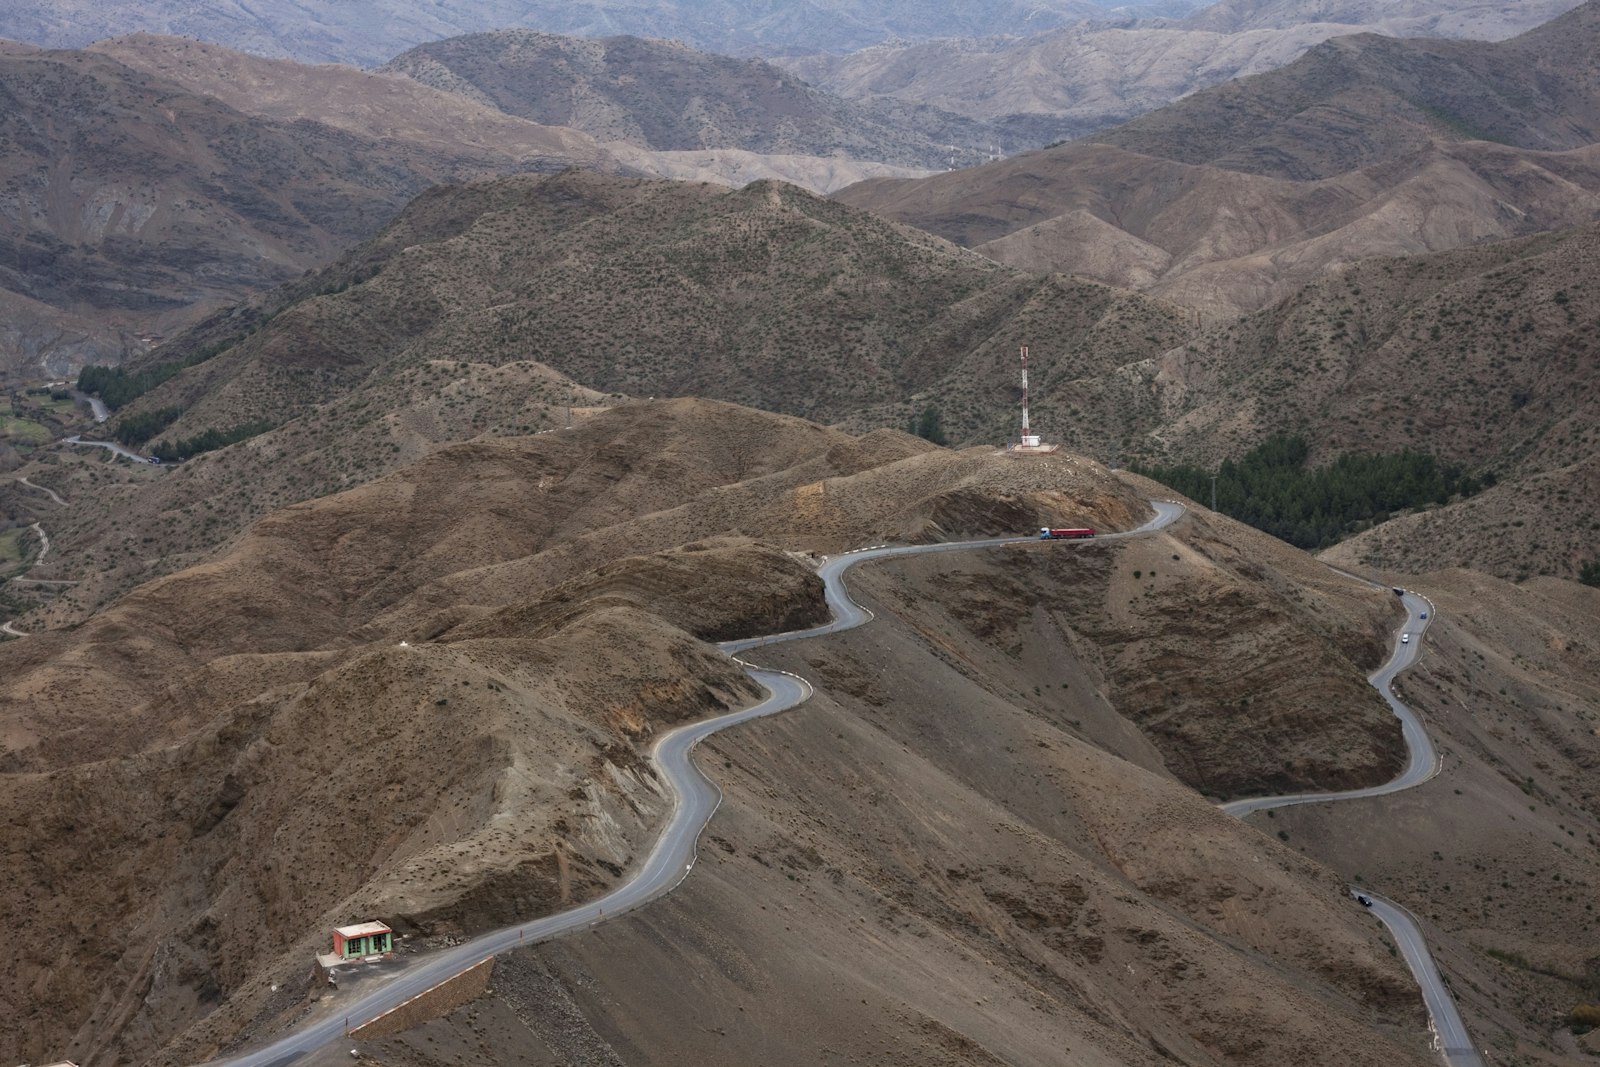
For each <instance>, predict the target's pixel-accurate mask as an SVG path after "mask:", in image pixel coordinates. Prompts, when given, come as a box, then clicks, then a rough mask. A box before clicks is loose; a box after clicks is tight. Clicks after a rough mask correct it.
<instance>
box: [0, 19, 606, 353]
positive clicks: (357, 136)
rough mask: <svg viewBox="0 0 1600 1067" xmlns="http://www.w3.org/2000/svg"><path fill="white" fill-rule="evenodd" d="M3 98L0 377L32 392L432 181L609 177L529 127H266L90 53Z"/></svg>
mask: <svg viewBox="0 0 1600 1067" xmlns="http://www.w3.org/2000/svg"><path fill="white" fill-rule="evenodd" d="M401 87H402V88H405V89H407V90H408V91H413V92H414V90H410V87H409V86H407V85H405V84H404V83H402V86H401ZM445 99H446V100H448V99H449V98H445ZM0 100H3V106H0V149H3V154H4V159H3V162H0V181H3V185H0V203H3V204H4V205H5V209H4V211H0V217H3V218H4V219H5V220H6V221H5V222H4V223H3V225H4V227H5V240H4V243H3V247H4V249H5V251H4V252H3V253H0V257H3V258H0V310H3V312H4V314H3V317H4V319H5V320H6V325H5V327H4V331H3V332H0V342H4V345H5V347H4V349H3V350H0V371H17V370H25V371H26V372H28V373H31V374H33V375H34V376H36V377H37V376H41V375H42V376H43V377H58V376H61V375H64V374H67V373H70V372H72V371H73V370H75V369H76V367H78V366H81V365H82V364H83V363H85V362H91V361H99V362H117V361H120V360H121V359H122V358H124V357H125V356H128V355H133V354H137V353H138V352H141V351H143V350H144V349H145V348H146V347H148V344H147V339H148V338H149V337H150V335H162V334H170V333H172V332H176V331H177V329H178V328H179V327H180V326H182V325H184V324H186V323H188V322H192V321H193V320H194V318H195V317H196V316H197V314H199V313H201V312H203V311H204V310H206V309H208V308H214V307H215V306H217V305H218V304H222V303H228V302H232V301H234V300H237V299H239V298H240V297H241V296H242V295H244V294H246V293H248V292H250V291H252V290H254V289H258V288H261V287H265V286H271V285H274V284H277V283H280V282H283V281H285V280H287V279H290V278H294V277H296V276H298V275H299V274H301V273H302V272H304V271H305V270H306V269H307V268H309V267H312V266H316V265H320V264H322V263H325V262H327V261H328V260H329V259H331V258H332V257H333V256H334V254H336V253H337V252H338V251H340V250H342V249H343V248H345V247H347V246H348V245H349V244H351V243H353V242H355V241H358V240H360V239H362V238H364V237H367V236H369V235H371V234H372V233H373V232H374V231H376V230H377V229H378V228H379V227H380V226H382V225H383V224H384V223H385V222H387V221H388V220H389V219H390V218H391V217H392V216H393V215H394V213H395V212H397V211H398V210H399V209H400V208H401V207H402V206H403V205H404V204H405V203H406V202H407V201H409V200H410V199H411V198H412V197H413V196H415V195H416V194H417V193H419V192H421V191H422V190H423V189H425V188H427V187H429V186H430V185H433V184H435V183H437V182H440V181H449V180H456V179H461V178H470V177H475V176H479V175H482V174H484V173H494V172H500V171H503V170H506V169H513V168H515V169H528V170H541V169H546V170H547V169H559V168H561V167H565V166H569V165H574V164H588V165H601V166H605V165H609V166H612V167H616V166H618V164H616V163H615V162H609V163H608V157H606V156H605V154H604V153H602V152H601V151H600V150H599V149H597V148H596V147H595V146H594V145H593V143H592V142H589V141H588V140H587V139H586V138H583V137H581V136H579V135H575V134H571V133H568V132H558V131H549V130H545V131H539V130H537V128H535V127H533V126H531V125H529V124H522V128H523V129H524V130H525V131H526V133H525V134H524V136H523V137H522V138H521V139H520V140H516V139H514V138H509V137H499V136H497V137H496V138H494V139H495V140H496V141H497V142H498V143H497V144H496V145H495V146H494V147H493V148H488V147H486V146H485V145H484V144H483V143H477V144H474V143H473V142H472V141H471V140H470V139H466V138H457V139H456V140H454V141H451V142H448V143H441V142H440V141H439V140H437V139H435V140H433V141H431V142H430V141H427V140H426V139H422V140H416V141H414V140H411V139H408V138H407V137H405V136H387V135H386V134H393V133H395V132H396V131H395V130H393V129H390V130H387V131H380V132H374V131H372V130H357V129H352V128H338V127H336V126H334V125H329V124H323V123H319V122H314V121H306V120H305V119H304V117H303V116H300V115H294V114H289V113H285V114H283V115H282V116H280V117H277V118H270V119H269V118H264V117H260V116H256V115H251V114H246V113H244V112H241V111H238V110H235V109H234V108H232V107H229V106H228V105H226V104H225V103H223V102H222V101H220V100H218V99H217V98H216V97H215V96H212V95H208V94H204V93H197V92H194V91H191V90H189V89H186V88H184V87H183V86H182V85H180V84H178V83H176V82H174V81H170V80H168V79H166V78H164V77H161V76H159V75H152V74H148V73H145V72H142V71H140V70H136V69H134V68H132V67H130V66H128V65H125V64H123V63H120V62H118V61H117V60H115V59H113V58H111V57H110V56H107V55H101V54H94V53H87V52H40V51H28V50H21V49H15V50H11V51H9V52H7V53H4V54H0ZM417 121H418V122H422V121H423V120H422V119H418V120H417ZM343 125H345V126H347V127H348V126H351V125H353V124H350V123H345V124H343ZM508 147H510V151H509V152H508Z"/></svg>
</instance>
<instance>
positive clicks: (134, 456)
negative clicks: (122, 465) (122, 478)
mask: <svg viewBox="0 0 1600 1067" xmlns="http://www.w3.org/2000/svg"><path fill="white" fill-rule="evenodd" d="M61 440H62V443H64V444H69V445H78V446H80V447H82V448H108V449H110V450H111V451H113V452H115V453H116V454H117V455H119V456H122V457H123V458H125V459H131V460H133V461H134V462H135V463H149V462H150V461H149V460H148V459H146V458H145V457H144V456H141V455H139V453H137V452H135V451H134V450H133V449H131V448H124V447H123V446H122V445H119V444H117V443H116V442H115V441H85V440H84V439H83V437H82V436H81V435H79V434H73V435H72V436H71V437H63V438H62V439H61Z"/></svg>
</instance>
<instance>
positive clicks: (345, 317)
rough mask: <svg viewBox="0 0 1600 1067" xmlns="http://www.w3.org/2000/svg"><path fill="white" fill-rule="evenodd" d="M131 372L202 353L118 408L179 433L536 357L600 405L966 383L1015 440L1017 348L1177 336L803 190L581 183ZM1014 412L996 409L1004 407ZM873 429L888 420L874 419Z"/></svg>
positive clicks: (1118, 358) (912, 394)
mask: <svg viewBox="0 0 1600 1067" xmlns="http://www.w3.org/2000/svg"><path fill="white" fill-rule="evenodd" d="M275 299H276V302H275V303H273V304H271V305H269V306H263V307H261V308H255V309H250V308H243V309H237V310H235V311H233V312H230V313H229V314H227V315H221V316H218V317H217V318H216V319H215V320H214V321H213V322H211V323H208V324H207V325H206V326H205V327H204V328H202V329H199V330H197V331H195V332H194V333H193V334H192V335H190V336H188V337H186V338H184V339H182V340H180V341H178V342H174V344H172V345H169V346H167V347H166V348H164V349H162V350H160V351H158V352H156V353H154V354H152V355H151V356H150V357H148V358H147V360H146V361H144V362H143V363H141V364H138V365H136V366H135V367H134V368H132V369H133V370H138V369H139V367H144V366H154V365H158V364H167V365H175V364H176V363H179V362H192V361H196V360H198V359H199V357H202V356H206V355H208V354H209V353H216V354H214V355H210V356H209V358H205V359H204V360H203V361H199V362H197V363H196V365H194V366H191V367H189V369H187V370H185V371H183V372H182V373H181V374H178V375H177V376H176V377H174V378H172V379H171V380H170V381H168V382H166V383H165V384H163V385H161V386H160V387H159V388H156V389H154V390H152V391H150V392H149V393H147V394H145V396H143V397H142V398H141V399H139V400H138V401H137V403H136V404H134V405H133V406H131V407H130V408H129V409H128V411H129V413H130V414H131V413H137V412H139V411H151V410H158V409H170V408H173V407H176V408H180V409H182V411H183V412H184V414H183V416H182V418H180V419H179V420H178V421H177V422H176V423H174V424H173V425H172V427H171V429H170V430H169V431H168V436H181V435H184V434H192V433H194V432H196V431H198V430H201V429H204V428H226V427H230V426H236V425H240V424H244V423H247V422H250V421H252V420H257V419H271V420H274V421H276V422H285V421H287V420H289V419H291V418H293V417H295V416H296V415H298V414H301V413H303V412H306V411H309V410H310V409H311V408H312V407H313V406H314V405H323V404H326V403H328V402H329V401H330V400H331V399H333V398H335V397H337V396H339V395H342V394H345V393H346V392H348V391H350V390H357V389H364V388H368V387H370V386H372V385H373V384H375V383H377V382H379V381H382V380H385V379H388V378H390V377H392V376H394V375H397V374H401V373H410V372H415V370H416V369H417V368H419V367H420V366H422V365H424V364H426V363H429V362H433V363H439V362H441V361H442V362H445V363H448V362H450V361H458V362H461V363H466V364H474V365H476V364H489V365H497V364H501V363H510V362H514V361H529V360H531V361H535V362H538V363H541V364H544V365H546V366H548V367H551V368H554V370H556V371H558V372H559V373H561V374H563V375H565V376H567V377H568V378H570V379H571V380H573V381H576V382H578V383H580V384H582V385H584V386H586V387H589V388H592V389H596V390H599V391H600V392H602V393H621V394H628V395H632V396H657V395H663V394H666V395H686V394H693V395H706V396H712V397H717V398H722V399H728V400H734V401H738V402H741V403H749V404H754V405H756V406H760V407H764V408H768V409H771V410H778V411H786V412H790V413H793V414H799V415H805V416H808V417H815V418H822V419H829V420H832V419H838V418H842V417H844V416H845V415H847V414H850V413H851V412H854V411H858V410H861V409H865V408H868V407H872V408H879V407H882V406H884V405H888V406H889V407H890V409H891V410H893V411H894V412H896V414H895V415H894V416H893V417H892V418H891V419H890V420H888V421H890V422H891V423H892V424H895V425H904V422H905V418H906V417H907V416H908V415H910V414H912V413H913V412H914V410H916V407H915V398H916V397H917V396H918V395H919V394H921V393H923V392H926V391H928V390H930V389H932V388H934V387H935V385H936V384H937V383H940V382H943V381H946V380H951V382H952V389H954V388H955V384H956V383H955V382H954V380H955V379H960V387H961V389H962V390H965V391H966V392H965V394H964V395H966V396H968V397H970V402H971V404H972V406H973V409H972V410H971V411H966V412H961V413H956V414H955V415H954V416H953V417H955V418H958V419H959V420H960V422H959V423H958V424H956V425H955V426H953V430H954V432H956V433H957V434H958V436H959V437H960V438H966V437H969V436H970V434H971V432H972V431H971V430H969V429H968V428H969V427H971V428H973V429H976V428H977V427H984V428H989V427H991V426H992V427H993V428H994V429H996V430H999V431H1000V433H1001V434H1002V435H1003V433H1004V430H1001V429H1000V428H1001V427H1006V428H1009V420H1010V410H1011V409H1012V407H1013V405H1014V402H1015V397H1014V396H1013V394H1012V389H1013V386H1014V381H1015V377H1016V374H1015V366H1014V360H1015V350H1016V345H1017V344H1019V343H1022V342H1023V341H1026V340H1027V339H1028V338H1029V337H1046V336H1048V337H1049V338H1050V339H1051V340H1050V343H1051V345H1053V346H1054V347H1056V348H1057V349H1058V350H1065V349H1070V350H1072V351H1074V352H1077V353H1078V356H1077V357H1075V358H1079V359H1081V360H1082V361H1084V363H1085V364H1086V365H1088V364H1093V365H1094V366H1097V367H1100V368H1109V367H1112V366H1117V365H1120V364H1122V363H1126V362H1129V361H1130V360H1131V359H1135V358H1144V357H1145V356H1148V355H1150V354H1152V353H1154V352H1158V351H1161V350H1164V349H1165V348H1166V347H1170V346H1171V345H1172V344H1173V343H1175V342H1176V339H1177V338H1178V336H1179V331H1180V330H1181V328H1182V325H1183V324H1182V320H1181V319H1180V318H1179V316H1177V315H1176V314H1175V313H1174V312H1173V311H1172V310H1171V309H1169V308H1166V307H1163V306H1162V305H1159V304H1156V303H1154V302H1150V301H1144V300H1141V299H1139V298H1137V297H1132V296H1129V295H1127V294H1123V293H1118V292H1115V291H1112V290H1108V289H1106V288H1104V287H1102V286H1093V285H1078V284H1076V283H1071V282H1066V281H1061V280H1052V279H1048V278H1042V277H1038V276H1034V275H1029V274H1025V273H1022V272H1019V271H1015V270H1010V269H1008V268H1004V267H1000V266H998V265H996V264H995V263H993V262H992V261H990V260H987V259H985V258H984V257H982V256H978V255H975V254H972V253H970V252H965V251H962V250H961V249H958V248H956V247H954V246H952V245H950V244H948V243H946V242H944V241H940V240H938V239H937V238H932V237H929V236H928V235H926V234H922V233H919V232H917V231H914V230H909V229H906V228H904V227H899V226H895V225H893V224H890V223H886V222H884V221H883V220H881V219H878V218H876V217H874V216H872V215H869V214H867V213H864V212H860V211H855V210H852V209H849V208H846V207H844V206H842V205H840V204H836V203H832V202H830V201H827V200H823V199H821V198H818V197H816V196H813V195H811V194H808V193H806V192H804V191H802V190H799V189H796V188H794V187H792V186H784V185H781V184H778V183H760V184H757V185H752V186H749V187H747V188H745V189H743V190H739V191H731V190H728V189H726V188H722V187H718V186H707V185H685V184H679V183H669V182H657V181H645V180H639V179H621V178H611V177H606V176H603V175H597V174H592V173H582V172H569V173H567V174H563V175H559V176H555V177H550V178H514V179H504V180H500V181H495V182H486V183H480V184H477V185H472V186H465V187H460V188H455V189H441V190H436V191H434V192H431V193H429V194H427V195H425V196H423V197H421V198H419V199H418V200H417V201H416V203H414V204H413V205H412V206H411V207H410V208H409V209H408V210H407V211H406V212H405V213H404V214H403V215H402V216H401V217H400V218H399V219H397V220H396V222H395V223H394V224H393V225H392V226H390V227H389V228H388V229H387V230H385V231H384V233H383V234H381V235H380V236H379V237H377V238H375V239H374V240H373V241H370V242H368V243H367V244H365V245H363V246H361V247H360V248H357V249H355V250H353V251H352V252H351V253H350V254H349V255H348V256H346V257H344V258H343V259H342V260H340V262H339V263H338V264H337V265H336V266H334V267H332V268H330V269H329V270H327V271H325V272H323V273H322V274H320V275H318V276H316V277H314V278H310V279H307V280H306V281H305V282H304V283H302V284H299V285H297V286H296V287H291V288H290V289H288V290H285V292H284V293H282V294H280V295H279V296H278V297H277V298H275ZM1002 411H1004V412H1005V416H1004V418H1003V419H1002V418H1001V412H1002ZM880 424H881V423H880Z"/></svg>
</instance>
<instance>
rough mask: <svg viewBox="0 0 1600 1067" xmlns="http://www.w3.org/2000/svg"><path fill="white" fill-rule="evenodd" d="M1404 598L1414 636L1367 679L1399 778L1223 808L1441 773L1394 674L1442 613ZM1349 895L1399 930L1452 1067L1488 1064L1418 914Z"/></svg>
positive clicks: (1335, 797)
mask: <svg viewBox="0 0 1600 1067" xmlns="http://www.w3.org/2000/svg"><path fill="white" fill-rule="evenodd" d="M1335 569H1336V570H1337V569H1338V568H1335ZM1339 573H1341V574H1344V575H1347V576H1348V577H1350V578H1354V579H1355V580H1357V581H1360V582H1365V583H1366V584H1368V585H1377V584H1378V583H1376V582H1373V581H1371V580H1370V579H1367V578H1363V577H1361V576H1360V575H1358V574H1350V572H1349V571H1340V572H1339ZM1380 588H1382V587H1381V586H1380ZM1401 602H1402V603H1403V604H1404V606H1405V609H1406V622H1405V626H1404V627H1403V629H1402V631H1401V634H1404V635H1409V636H1410V640H1409V641H1403V640H1401V634H1397V635H1396V636H1395V639H1394V651H1393V652H1392V653H1391V654H1390V656H1389V661H1388V662H1387V663H1385V664H1384V665H1383V666H1382V667H1379V668H1378V669H1377V670H1376V671H1374V672H1373V673H1372V674H1371V675H1370V676H1368V678H1367V681H1368V683H1370V684H1371V685H1372V687H1373V688H1374V689H1376V690H1377V691H1378V692H1379V693H1380V694H1382V695H1383V699H1384V700H1386V701H1388V702H1389V708H1390V710H1391V711H1393V712H1394V714H1395V717H1396V718H1397V719H1399V720H1400V730H1401V733H1402V735H1403V736H1404V738H1405V742H1406V751H1407V753H1408V754H1409V755H1408V757H1407V760H1406V766H1405V768H1404V769H1403V770H1402V771H1401V772H1400V773H1399V775H1397V776H1396V777H1395V778H1393V779H1392V780H1390V781H1388V782H1385V783H1383V784H1382V785H1374V786H1368V787H1367V788H1365V789H1349V790H1345V791H1344V792H1333V793H1289V794H1285V795H1283V796H1275V797H1251V798H1250V799H1248V800H1234V801H1230V802H1228V803H1226V804H1221V805H1219V808H1220V809H1221V810H1222V811H1223V812H1225V813H1227V814H1229V815H1233V816H1236V817H1237V818H1241V819H1242V818H1244V817H1245V816H1247V815H1250V814H1252V813H1254V812H1258V811H1267V810H1269V809H1271V808H1287V807H1290V806H1292V805H1295V804H1320V803H1323V802H1325V801H1345V800H1361V799H1364V798H1367V797H1381V796H1387V795H1388V794H1390V793H1398V792H1400V791H1401V790H1402V789H1411V788H1412V787H1414V786H1419V785H1421V784H1422V783H1423V782H1426V781H1428V780H1429V779H1430V778H1432V777H1433V776H1434V775H1436V774H1438V773H1439V768H1440V760H1439V753H1438V750H1436V749H1435V748H1434V747H1433V741H1432V740H1430V739H1429V737H1428V732H1427V731H1426V730H1425V729H1423V727H1422V719H1421V718H1420V717H1418V715H1417V713H1416V712H1414V711H1412V710H1411V709H1410V708H1409V707H1407V706H1406V705H1405V704H1403V703H1401V701H1400V698H1399V697H1397V696H1395V695H1394V688H1393V687H1394V679H1395V676H1396V675H1398V674H1399V673H1400V672H1401V671H1403V670H1405V669H1406V668H1407V667H1409V666H1411V664H1413V663H1415V662H1416V659H1417V656H1418V655H1420V654H1421V648H1422V637H1423V635H1424V634H1425V633H1427V630H1428V626H1429V625H1430V624H1432V622H1433V620H1434V617H1435V615H1436V614H1437V613H1436V612H1435V611H1434V608H1433V604H1432V603H1430V602H1429V601H1428V599H1427V598H1426V597H1423V596H1421V595H1419V594H1417V593H1412V592H1407V593H1405V594H1404V596H1402V597H1401ZM1350 895H1351V896H1353V897H1356V898H1357V899H1359V898H1361V897H1366V898H1367V899H1368V900H1369V901H1371V904H1369V905H1368V907H1369V909H1370V910H1371V912H1372V914H1373V915H1374V916H1376V917H1377V919H1378V921H1379V922H1381V923H1383V925H1384V926H1386V927H1388V928H1389V932H1390V933H1391V934H1393V935H1394V940H1395V946H1396V947H1397V948H1398V949H1399V950H1400V955H1401V958H1403V959H1404V960H1405V961H1406V966H1407V967H1410V968H1411V974H1412V976H1413V977H1415V978H1416V980H1417V985H1418V986H1419V987H1421V989H1422V1001H1423V1003H1424V1004H1425V1005H1426V1006H1427V1009H1428V1019H1429V1023H1430V1025H1431V1026H1432V1028H1433V1033H1434V1039H1435V1043H1436V1046H1437V1048H1438V1050H1439V1054H1440V1055H1441V1056H1443V1057H1444V1059H1445V1062H1446V1063H1448V1064H1450V1065H1451V1067H1483V1059H1482V1057H1480V1056H1479V1055H1478V1050H1477V1049H1476V1048H1474V1047H1473V1044H1472V1035H1471V1034H1469V1033H1468V1032H1467V1026H1466V1023H1464V1022H1463V1021H1462V1019H1461V1012H1460V1011H1459V1010H1457V1008H1456V1002H1455V998H1454V997H1453V996H1451V995H1450V990H1449V989H1448V988H1447V987H1446V986H1445V984H1444V979H1443V978H1441V977H1440V975H1439V968H1438V966H1437V965H1436V964H1435V963H1434V962H1433V957H1432V956H1431V955H1430V954H1429V952H1428V944H1427V942H1426V941H1425V940H1424V939H1423V936H1422V929H1421V928H1420V927H1419V926H1418V925H1417V921H1416V918H1415V917H1414V916H1412V914H1411V913H1410V912H1409V911H1407V910H1406V909H1405V908H1402V907H1401V906H1400V905H1398V904H1396V903H1395V902H1394V901H1392V900H1388V899H1387V898H1385V897H1381V896H1379V895H1378V894H1376V893H1374V892H1372V891H1371V890H1369V889H1359V890H1355V889H1352V890H1351V894H1350Z"/></svg>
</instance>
